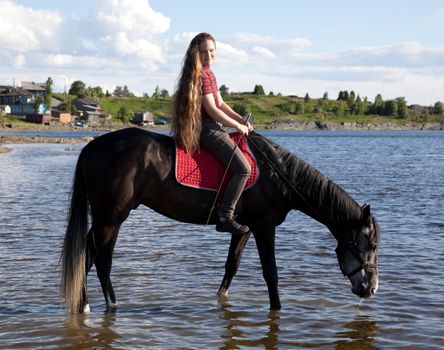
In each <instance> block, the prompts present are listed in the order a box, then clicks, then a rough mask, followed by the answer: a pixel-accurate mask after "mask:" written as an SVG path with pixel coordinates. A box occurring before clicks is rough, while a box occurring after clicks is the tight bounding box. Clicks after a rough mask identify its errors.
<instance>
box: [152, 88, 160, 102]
mask: <svg viewBox="0 0 444 350" xmlns="http://www.w3.org/2000/svg"><path fill="white" fill-rule="evenodd" d="M151 97H152V98H154V99H155V100H158V99H159V98H160V88H159V85H157V86H156V88H155V89H154V92H153V95H152V96H151Z"/></svg>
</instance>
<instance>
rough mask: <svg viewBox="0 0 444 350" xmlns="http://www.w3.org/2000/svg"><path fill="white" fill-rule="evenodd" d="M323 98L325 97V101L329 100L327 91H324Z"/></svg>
mask: <svg viewBox="0 0 444 350" xmlns="http://www.w3.org/2000/svg"><path fill="white" fill-rule="evenodd" d="M322 99H323V100H324V101H328V92H327V91H326V92H324V96H322Z"/></svg>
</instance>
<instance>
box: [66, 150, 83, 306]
mask: <svg viewBox="0 0 444 350" xmlns="http://www.w3.org/2000/svg"><path fill="white" fill-rule="evenodd" d="M81 156H82V154H81V155H80V157H79V160H78V161H77V166H76V171H75V176H74V183H73V186H72V191H71V205H70V209H69V213H68V225H67V227H66V233H65V240H64V243H63V249H62V255H61V262H62V281H61V287H60V289H61V295H62V298H63V299H64V302H65V305H66V307H67V308H68V309H69V310H70V312H71V313H77V312H78V311H79V307H80V303H81V300H82V290H83V286H84V283H85V278H86V274H85V262H86V261H85V260H86V234H87V230H88V196H87V193H86V189H85V184H84V181H83V176H82V167H81Z"/></svg>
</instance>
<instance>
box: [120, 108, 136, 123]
mask: <svg viewBox="0 0 444 350" xmlns="http://www.w3.org/2000/svg"><path fill="white" fill-rule="evenodd" d="M132 115H133V113H132V111H130V110H129V109H128V107H127V106H125V105H123V106H122V107H120V109H119V111H118V112H117V118H118V119H120V120H121V121H122V122H123V123H128V122H129V121H130V120H131V119H132Z"/></svg>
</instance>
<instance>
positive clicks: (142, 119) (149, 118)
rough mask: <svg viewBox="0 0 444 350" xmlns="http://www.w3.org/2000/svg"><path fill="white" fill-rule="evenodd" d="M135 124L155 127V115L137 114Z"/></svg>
mask: <svg viewBox="0 0 444 350" xmlns="http://www.w3.org/2000/svg"><path fill="white" fill-rule="evenodd" d="M133 123H134V124H138V125H150V126H152V125H154V115H153V113H151V112H135V113H134V116H133Z"/></svg>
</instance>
